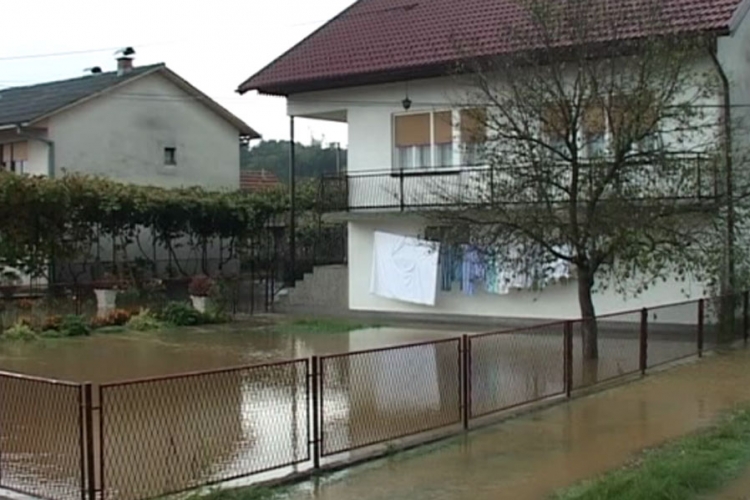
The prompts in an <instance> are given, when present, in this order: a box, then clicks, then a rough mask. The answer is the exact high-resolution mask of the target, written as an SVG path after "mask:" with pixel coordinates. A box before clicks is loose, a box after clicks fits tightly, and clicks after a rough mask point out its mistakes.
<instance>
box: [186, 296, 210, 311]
mask: <svg viewBox="0 0 750 500" xmlns="http://www.w3.org/2000/svg"><path fill="white" fill-rule="evenodd" d="M190 301H191V302H192V303H193V309H195V310H196V311H198V312H202V313H204V312H206V306H207V305H208V297H198V296H196V295H191V296H190Z"/></svg>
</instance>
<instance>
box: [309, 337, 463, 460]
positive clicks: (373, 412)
mask: <svg viewBox="0 0 750 500" xmlns="http://www.w3.org/2000/svg"><path fill="white" fill-rule="evenodd" d="M460 356H461V351H460V339H450V340H445V341H436V342H429V343H424V344H414V345H408V346H403V347H394V348H388V349H379V350H372V351H363V352H355V353H347V354H341V355H335V356H326V357H323V358H321V359H320V363H321V365H320V366H321V369H320V377H321V379H320V380H321V394H320V397H321V401H322V411H321V422H322V429H321V455H322V456H329V455H333V454H336V453H341V452H345V451H349V450H353V449H355V448H361V447H364V446H368V445H373V444H377V443H382V442H386V441H390V440H393V439H398V438H401V437H405V436H409V435H412V434H418V433H421V432H427V431H431V430H435V429H438V428H440V427H444V426H449V425H452V424H456V423H459V422H460V421H461V358H460Z"/></svg>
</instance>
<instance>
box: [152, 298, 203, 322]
mask: <svg viewBox="0 0 750 500" xmlns="http://www.w3.org/2000/svg"><path fill="white" fill-rule="evenodd" d="M158 319H160V320H161V321H164V322H165V323H169V324H170V325H174V326H196V325H204V324H206V323H208V322H209V318H208V315H206V314H203V313H201V312H200V311H197V310H195V309H194V308H193V306H191V305H190V304H188V303H187V302H170V303H168V304H167V305H166V306H164V308H163V309H162V310H161V312H160V313H159V317H158Z"/></svg>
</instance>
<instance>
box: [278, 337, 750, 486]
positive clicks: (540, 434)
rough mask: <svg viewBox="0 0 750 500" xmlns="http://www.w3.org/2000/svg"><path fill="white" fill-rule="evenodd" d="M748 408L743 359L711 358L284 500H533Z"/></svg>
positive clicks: (336, 478)
mask: <svg viewBox="0 0 750 500" xmlns="http://www.w3.org/2000/svg"><path fill="white" fill-rule="evenodd" d="M747 401H750V352H748V351H738V352H733V353H731V354H722V355H716V356H711V357H708V358H705V359H704V360H703V361H700V362H695V363H691V364H687V365H685V366H680V367H675V368H672V369H670V370H669V371H665V372H662V373H658V374H654V375H649V376H648V377H647V378H646V379H644V380H642V381H637V382H633V383H630V384H627V385H623V386H620V387H616V388H614V389H610V390H608V391H605V392H602V393H598V394H594V395H591V396H588V397H585V398H581V399H576V400H573V401H571V402H569V403H564V404H562V405H559V406H555V407H551V408H548V409H545V410H541V411H539V412H536V413H533V414H529V415H526V416H523V417H519V418H516V419H513V420H509V421H506V422H502V423H500V424H497V425H495V426H493V427H490V428H487V429H483V430H479V431H475V432H473V433H470V434H468V435H466V436H463V437H459V438H455V439H453V440H451V441H448V442H446V443H444V444H440V445H438V446H436V447H435V448H434V449H432V450H431V451H429V452H426V451H425V450H418V451H417V452H413V453H407V454H405V455H402V456H398V455H397V456H395V457H392V458H390V459H385V460H380V461H377V462H373V463H370V464H366V465H363V466H359V467H356V468H353V469H350V470H347V471H345V472H341V473H337V474H335V475H333V476H329V477H327V478H322V479H319V480H318V481H316V482H307V483H304V484H302V485H300V486H298V487H295V488H294V489H292V490H291V491H290V492H289V494H288V498H289V499H290V500H303V499H312V498H314V499H317V500H349V499H352V498H356V499H358V500H385V499H388V500H407V499H408V500H464V499H471V500H498V499H506V498H507V499H513V500H527V499H528V500H532V499H533V500H537V499H540V498H545V497H546V496H547V495H549V494H550V493H552V492H553V491H555V490H556V489H558V488H561V487H564V486H567V485H570V484H573V483H575V482H577V481H579V480H581V479H585V478H589V477H593V476H595V475H597V474H599V473H602V472H604V471H606V470H609V469H611V468H614V467H618V466H620V465H622V464H624V463H626V462H627V461H628V460H629V459H631V458H632V457H634V456H635V454H636V453H637V452H638V451H640V450H642V449H643V448H647V447H650V446H655V445H658V444H660V443H662V442H664V441H666V440H669V439H673V438H676V437H678V436H680V435H682V434H685V433H689V432H691V431H694V430H696V429H698V428H700V427H702V426H705V425H707V424H709V423H710V422H711V421H712V420H713V419H714V418H716V417H717V416H718V414H720V413H721V412H722V411H725V410H728V409H731V408H732V407H733V406H735V405H736V404H739V403H743V402H747ZM745 484H747V483H745ZM746 493H747V492H746ZM720 498H725V497H720ZM726 498H735V497H726ZM741 498H745V497H741Z"/></svg>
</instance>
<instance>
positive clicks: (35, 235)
mask: <svg viewBox="0 0 750 500" xmlns="http://www.w3.org/2000/svg"><path fill="white" fill-rule="evenodd" d="M287 205H288V200H287V195H286V193H284V192H282V191H269V192H263V193H258V194H247V193H242V192H239V191H238V192H212V191H206V190H204V189H201V188H198V187H192V188H181V189H163V188H158V187H153V186H136V185H130V184H120V183H117V182H114V181H111V180H107V179H102V178H97V177H89V176H83V175H68V176H65V177H62V178H56V179H50V178H46V177H29V176H19V175H14V174H11V173H7V172H0V264H3V265H7V266H11V267H14V268H17V269H19V270H21V271H23V272H27V273H29V274H31V275H33V276H41V275H44V274H45V273H46V272H47V264H48V262H50V261H51V260H52V258H53V257H54V258H55V259H61V260H72V259H75V258H77V257H80V256H82V255H85V254H87V252H89V250H90V248H91V246H92V244H93V242H94V241H96V240H97V239H98V238H100V237H110V238H113V239H115V240H116V241H118V242H120V243H124V242H128V241H132V240H133V239H134V238H135V235H136V234H137V232H138V231H139V230H140V229H141V228H145V229H148V230H150V231H151V233H152V234H153V235H154V237H155V240H156V243H157V244H160V245H162V246H164V247H166V248H168V249H171V248H172V244H173V241H175V240H176V239H178V238H187V239H188V240H190V241H193V242H197V243H196V245H200V244H201V242H206V241H209V240H211V239H214V238H222V239H225V240H229V241H232V242H234V243H235V244H236V245H241V244H243V242H245V241H248V240H249V238H250V237H252V236H255V235H257V233H258V232H260V231H262V230H263V228H264V227H265V224H266V222H267V221H268V220H269V219H270V218H271V217H273V216H274V215H276V214H280V213H283V212H285V211H286V209H287Z"/></svg>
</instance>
